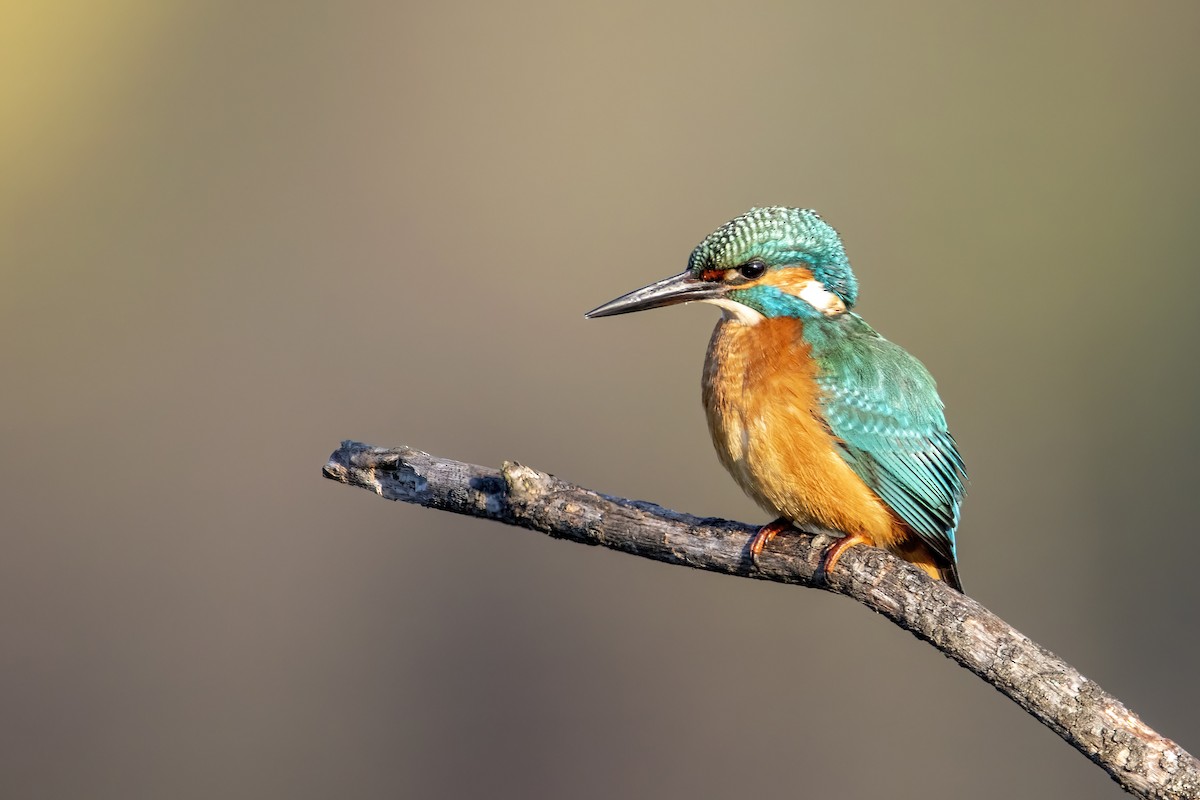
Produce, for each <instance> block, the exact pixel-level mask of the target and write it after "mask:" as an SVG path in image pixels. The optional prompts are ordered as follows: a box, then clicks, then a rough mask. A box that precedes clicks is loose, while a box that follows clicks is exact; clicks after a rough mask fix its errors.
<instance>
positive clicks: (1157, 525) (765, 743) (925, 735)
mask: <svg viewBox="0 0 1200 800" xmlns="http://www.w3.org/2000/svg"><path fill="white" fill-rule="evenodd" d="M5 5H6V7H5V8H4V10H3V12H2V13H3V15H4V19H3V20H0V37H3V41H2V42H0V53H2V54H3V55H2V56H0V57H2V58H3V63H4V67H3V74H4V75H5V78H4V83H3V85H2V88H0V92H2V94H0V114H3V118H2V119H0V175H2V176H3V179H2V182H0V204H2V205H0V225H2V227H0V269H2V270H3V287H4V290H3V293H2V295H0V331H2V334H0V335H2V336H3V343H4V346H3V354H2V363H3V372H4V381H3V386H2V388H0V392H2V393H3V395H2V401H3V409H4V412H5V413H4V414H3V420H2V424H3V442H4V448H5V453H6V455H5V457H4V458H3V460H2V462H0V464H2V468H3V474H2V476H0V477H2V481H0V487H2V488H0V502H2V503H3V508H4V512H5V513H4V533H3V536H4V547H3V553H4V555H3V558H2V559H0V634H2V640H3V646H2V649H0V703H2V706H0V794H3V795H4V796H6V797H36V798H42V797H44V798H75V797H89V798H129V797H170V798H212V797H237V798H241V797H245V798H327V797H355V798H359V797H362V798H366V797H401V796H406V797H505V798H510V797H511V798H526V797H538V798H560V797H572V798H576V797H577V798H609V797H662V798H683V797H741V796H755V797H763V798H773V797H781V798H782V797H828V798H862V797H878V796H888V797H896V798H918V797H919V798H961V797H970V798H1005V799H1007V798H1012V797H1046V798H1095V797H1112V798H1116V797H1120V796H1121V794H1120V792H1119V790H1118V789H1117V788H1116V786H1115V785H1113V784H1111V783H1110V782H1109V781H1108V779H1107V778H1106V776H1105V775H1104V774H1103V773H1102V772H1101V771H1100V770H1098V769H1096V768H1095V767H1094V766H1092V765H1091V764H1089V763H1088V762H1087V761H1086V760H1085V759H1084V758H1083V757H1082V756H1080V755H1079V754H1077V753H1075V752H1074V751H1072V750H1071V749H1070V748H1068V747H1067V746H1066V745H1065V744H1063V743H1062V742H1061V741H1059V740H1058V739H1057V738H1056V737H1055V736H1054V735H1053V734H1051V733H1049V732H1048V731H1047V730H1046V729H1044V728H1042V727H1041V726H1040V725H1038V724H1037V723H1036V722H1034V721H1033V720H1032V719H1030V718H1028V717H1027V716H1025V715H1024V714H1023V713H1022V712H1020V711H1019V710H1018V709H1017V708H1016V707H1015V706H1014V705H1012V704H1011V703H1010V702H1008V701H1007V700H1005V699H1004V698H1002V697H1001V696H1000V695H998V694H997V693H995V692H994V691H992V690H991V689H990V688H988V687H987V686H986V685H985V684H983V683H981V682H980V681H979V680H978V679H976V678H974V677H973V676H971V675H969V674H967V673H966V672H964V671H962V670H960V669H959V668H958V667H956V666H955V665H953V664H952V663H950V662H949V661H947V660H946V659H944V658H942V657H941V656H940V655H938V654H937V653H936V652H935V651H934V650H932V649H931V648H930V647H928V646H926V645H924V644H921V643H919V642H917V641H916V640H914V639H913V638H912V637H910V636H909V635H908V634H905V633H903V632H901V631H899V630H897V629H895V628H894V627H892V626H891V625H889V624H888V623H886V622H885V621H883V620H881V619H879V618H876V617H873V616H872V615H871V614H869V613H868V612H866V611H865V610H864V609H862V608H861V607H859V606H856V605H854V604H853V603H850V602H848V601H846V600H844V599H841V598H837V597H833V596H829V595H825V594H823V593H819V592H812V591H799V590H795V589H788V588H784V587H781V586H772V585H764V584H761V583H757V582H753V581H739V580H732V579H726V578H720V577H715V576H712V575H706V574H701V573H698V572H690V571H687V570H682V569H677V568H671V567H666V566H663V565H659V564H653V563H649V562H643V561H639V560H636V559H632V558H628V557H625V556H620V555H617V554H614V553H609V552H601V551H599V550H595V549H591V548H583V547H578V546H574V545H569V544H566V543H561V542H553V541H550V540H548V539H545V538H542V537H539V536H535V535H533V534H529V533H525V532H519V531H514V530H510V529H505V528H501V527H498V526H495V525H489V524H486V523H483V522H478V521H472V520H464V519H458V518H453V517H450V516H448V515H443V514H438V513H435V512H431V511H426V510H422V509H417V508H411V507H406V506H400V505H393V504H389V503H384V502H382V501H380V500H378V499H376V498H373V497H371V496H370V495H368V494H366V493H364V492H361V491H352V490H350V489H346V488H343V487H339V486H336V485H334V484H332V483H328V482H326V481H323V480H322V479H321V478H320V467H321V465H322V464H323V463H324V460H325V458H326V456H327V454H328V453H329V452H330V451H331V450H332V449H334V447H335V446H336V445H337V443H338V441H339V439H342V438H357V439H361V440H366V441H370V442H374V443H378V444H399V443H408V444H411V445H414V446H417V447H420V448H422V449H426V450H429V451H432V452H435V453H438V454H441V455H446V456H451V457H456V458H460V459H464V460H468V461H474V462H477V463H481V464H489V465H497V464H499V463H500V462H501V461H502V460H504V459H506V458H507V459H516V460H520V461H522V462H524V463H528V464H531V465H534V466H536V467H538V468H541V469H545V470H548V471H551V472H554V473H555V474H558V475H560V476H562V477H564V478H567V479H570V480H573V481H577V482H579V483H582V484H584V485H587V486H589V487H592V488H595V489H598V490H601V491H605V492H610V493H614V494H621V495H627V496H633V497H639V498H645V499H652V500H654V501H657V502H660V503H663V504H665V505H668V506H671V507H673V508H678V509H683V510H687V511H691V512H694V513H697V514H706V515H709V514H711V515H722V516H731V517H734V518H740V519H744V520H747V521H762V520H764V516H763V514H762V513H761V512H759V511H758V510H757V509H755V508H754V507H753V506H752V504H751V503H750V502H749V501H748V500H747V499H745V498H744V497H743V496H742V495H741V493H740V492H739V491H738V490H737V488H736V487H735V486H734V484H733V482H732V481H731V480H730V479H729V478H728V477H727V476H726V475H725V474H724V473H723V471H722V470H721V468H720V466H719V465H718V464H717V460H716V458H715V456H714V455H713V453H712V451H711V447H710V444H709V442H708V436H707V433H706V432H705V430H704V422H703V413H702V410H701V407H700V403H699V372H700V365H701V362H702V359H703V353H704V347H705V343H706V341H707V336H708V332H709V330H710V329H711V327H712V325H713V322H714V319H715V317H716V314H715V312H714V311H713V310H712V309H707V308H696V307H689V308H686V309H670V310H666V311H659V312H653V313H647V314H644V315H638V316H634V317H625V318H621V319H613V320H601V321H594V322H585V321H584V320H583V318H582V313H583V312H584V311H586V310H587V309H589V308H591V307H593V306H595V305H597V304H599V303H601V302H603V301H606V300H608V299H610V298H612V297H614V296H616V295H617V294H620V293H622V292H624V291H626V290H629V289H632V288H634V287H636V286H639V285H641V284H643V283H646V282H648V281H650V280H653V279H656V278H659V277H663V276H665V275H668V274H671V273H674V272H676V271H678V270H679V269H681V268H682V266H683V264H684V262H685V259H686V257H687V254H688V252H689V251H690V249H691V248H692V246H693V245H694V244H695V243H696V242H697V241H699V239H700V238H701V237H703V236H704V235H705V234H706V233H708V232H709V231H710V230H711V229H712V228H714V227H716V226H717V225H718V224H720V223H721V222H724V221H725V220H726V219H728V218H730V217H732V216H734V215H736V214H738V213H740V212H741V211H743V210H745V209H746V208H747V207H749V206H751V205H755V204H758V205H768V204H788V205H802V206H812V207H816V208H818V209H820V210H821V211H822V212H823V214H824V215H825V217H826V218H827V219H829V220H830V221H831V222H833V224H835V225H836V226H837V227H838V228H839V229H840V230H841V232H842V234H843V236H844V238H845V240H846V242H847V247H848V250H849V253H850V256H851V259H852V261H853V263H854V264H855V266H856V268H857V271H858V275H859V278H860V281H861V285H862V302H861V304H860V307H859V310H860V311H862V313H863V314H864V316H866V317H867V319H869V320H870V321H871V322H872V323H873V324H874V325H875V326H876V327H877V328H879V329H880V330H881V331H883V332H884V333H885V334H886V335H888V336H889V337H890V338H893V339H894V340H896V341H899V342H900V343H902V344H903V345H905V346H906V347H908V348H909V349H911V350H912V351H913V352H915V353H916V354H918V355H919V356H920V357H921V358H922V360H924V361H925V363H926V364H927V365H928V366H929V367H930V369H931V370H932V371H933V372H934V374H935V375H937V377H938V380H939V384H940V387H941V391H942V395H943V397H944V398H945V400H946V402H947V405H948V409H949V416H950V419H951V422H952V425H953V430H954V432H955V433H956V435H957V437H958V439H959V441H960V443H961V446H962V449H963V452H964V454H965V456H966V459H967V462H968V465H969V467H970V470H971V478H972V484H971V488H970V492H971V494H970V497H969V498H968V501H967V505H966V507H965V517H964V522H963V526H962V530H961V533H960V542H961V544H960V548H961V557H962V574H963V578H964V581H965V583H966V586H967V588H968V590H969V591H970V592H971V593H972V594H973V595H975V596H976V597H978V598H979V599H980V600H981V601H983V602H984V603H985V604H986V605H988V606H989V607H991V608H992V609H994V610H995V611H997V612H998V613H1000V614H1001V615H1002V616H1004V617H1005V618H1006V619H1008V620H1009V621H1010V622H1012V623H1013V624H1014V625H1016V626H1017V627H1018V628H1020V629H1021V630H1022V631H1024V632H1025V633H1027V634H1029V635H1030V636H1032V637H1034V638H1035V639H1037V640H1038V641H1040V642H1042V643H1044V644H1046V645H1047V646H1049V647H1050V648H1051V649H1053V650H1055V651H1056V652H1058V653H1060V654H1061V655H1063V656H1064V657H1066V658H1067V659H1068V660H1069V661H1071V662H1073V663H1074V664H1076V665H1077V666H1078V667H1079V668H1080V669H1081V670H1083V672H1084V673H1085V674H1087V675H1088V676H1089V677H1092V678H1094V679H1096V680H1098V681H1099V682H1100V683H1101V684H1102V685H1103V686H1105V687H1106V688H1107V689H1109V690H1111V691H1112V692H1114V693H1115V694H1117V695H1118V696H1120V697H1121V698H1122V699H1124V700H1125V701H1126V702H1127V703H1128V704H1129V705H1130V706H1131V707H1132V708H1133V709H1135V710H1136V711H1138V712H1139V713H1141V714H1142V715H1143V716H1144V718H1145V719H1146V720H1147V721H1148V722H1149V723H1150V724H1152V725H1154V726H1157V727H1158V728H1159V729H1160V730H1161V731H1162V732H1164V733H1165V734H1167V735H1169V736H1172V737H1175V738H1177V739H1178V740H1179V741H1180V742H1181V743H1182V744H1184V745H1185V746H1190V747H1191V748H1192V749H1193V750H1194V751H1195V750H1198V749H1200V716H1198V715H1197V713H1196V711H1197V708H1198V707H1200V688H1198V686H1200V684H1198V683H1197V681H1196V675H1197V672H1198V671H1200V664H1198V661H1200V644H1198V642H1197V634H1196V627H1195V612H1196V608H1197V604H1198V603H1200V586H1198V582H1197V581H1196V579H1195V563H1196V559H1197V557H1200V544H1198V542H1197V538H1196V536H1195V533H1196V525H1195V523H1194V522H1193V520H1194V519H1195V518H1196V513H1197V504H1198V502H1200V501H1198V498H1200V492H1198V491H1197V488H1196V453H1197V448H1198V446H1200V424H1198V423H1197V417H1196V414H1197V408H1198V407H1200V386H1198V382H1197V378H1196V372H1197V370H1196V358H1197V343H1198V341H1200V337H1198V334H1200V330H1198V328H1200V322H1198V317H1197V314H1196V313H1195V308H1194V306H1195V300H1196V296H1197V290H1198V289H1200V279H1198V278H1197V271H1196V253H1197V249H1198V245H1200V228H1198V227H1197V225H1196V223H1195V216H1196V212H1197V209H1198V207H1200V190H1198V189H1197V187H1198V186H1200V149H1198V148H1197V142H1198V141H1200V112H1198V110H1197V109H1198V106H1197V103H1196V98H1197V86H1198V79H1200V49H1198V48H1197V47H1196V46H1195V42H1196V31H1197V25H1198V23H1200V10H1198V7H1197V6H1196V5H1195V4H1194V3H1151V4H1146V3H1132V2H1128V3H1124V2H1109V3H1079V4H1069V3H1058V4H1052V5H1051V6H1049V7H1048V6H1046V4H1043V3H1039V2H1022V3H1009V4H993V5H989V6H985V5H983V4H976V5H972V6H966V5H963V4H958V3H951V2H947V3H907V4H900V3H832V2H829V3H814V4H805V3H795V2H792V3H769V2H760V3H728V2H726V3H681V2H674V3H659V4H653V3H652V4H646V3H620V2H617V3H614V2H595V3H591V2H588V3H576V4H561V3H544V4H537V3H519V4H515V5H503V4H492V3H476V4H462V5H455V4H435V3H408V4H404V3H399V4H397V3H379V4H375V5H372V4H350V3H347V4H315V3H287V4H278V5H276V6H275V7H273V8H272V7H269V6H267V5H265V4H247V3H233V2H226V3H208V4H200V3H194V4H189V3H170V2H137V1H136V0H126V2H112V3H106V4H99V3H77V4H74V5H72V4H55V3H27V4H24V5H21V4H18V5H16V6H13V5H12V4H5Z"/></svg>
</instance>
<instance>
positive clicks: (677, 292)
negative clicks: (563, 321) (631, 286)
mask: <svg viewBox="0 0 1200 800" xmlns="http://www.w3.org/2000/svg"><path fill="white" fill-rule="evenodd" d="M720 289H721V285H720V284H718V283H710V282H709V281H702V280H700V278H698V277H696V276H695V275H694V274H693V273H692V272H690V271H688V272H681V273H679V274H678V275H672V276H671V277H669V278H663V279H662V280H661V281H659V282H657V283H652V284H650V285H649V286H643V287H642V288H641V289H635V290H634V291H632V292H630V293H629V294H623V295H621V296H620V297H618V298H617V299H616V300H611V301H609V302H607V303H605V304H604V305H602V306H600V307H599V308H593V309H592V310H591V311H589V312H588V313H586V314H584V316H585V317H587V318H588V319H592V318H593V317H611V316H613V315H615V314H629V313H631V312H634V311H645V310H646V309H648V308H662V307H663V306H673V305H675V304H677V303H690V302H692V301H693V300H709V299H712V298H714V297H719V296H720Z"/></svg>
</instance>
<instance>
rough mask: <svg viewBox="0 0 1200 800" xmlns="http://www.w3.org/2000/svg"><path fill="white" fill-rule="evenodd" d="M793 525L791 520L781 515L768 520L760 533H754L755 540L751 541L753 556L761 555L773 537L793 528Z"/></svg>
mask: <svg viewBox="0 0 1200 800" xmlns="http://www.w3.org/2000/svg"><path fill="white" fill-rule="evenodd" d="M791 527H792V523H791V521H789V520H787V519H784V518H783V517H780V518H779V519H777V520H775V521H774V522H768V523H767V524H766V525H763V526H762V528H760V529H759V531H758V533H757V534H755V535H754V540H753V541H751V542H750V556H751V558H754V559H757V558H758V557H759V556H761V555H762V551H763V548H764V547H766V546H767V545H768V544H770V543H771V540H772V539H774V538H775V537H776V536H778V535H779V534H781V533H783V532H784V531H786V530H789V529H791Z"/></svg>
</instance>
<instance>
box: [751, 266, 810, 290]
mask: <svg viewBox="0 0 1200 800" xmlns="http://www.w3.org/2000/svg"><path fill="white" fill-rule="evenodd" d="M815 280H816V278H815V277H813V274H812V270H809V269H804V268H803V267H792V268H790V269H773V270H769V271H768V272H767V274H766V275H763V276H762V278H760V279H759V280H758V283H760V284H762V285H764V286H775V287H777V288H779V289H781V290H782V291H785V292H787V293H788V294H792V295H799V294H800V292H801V290H802V289H804V286H805V285H806V284H809V283H812V282H813V281H815Z"/></svg>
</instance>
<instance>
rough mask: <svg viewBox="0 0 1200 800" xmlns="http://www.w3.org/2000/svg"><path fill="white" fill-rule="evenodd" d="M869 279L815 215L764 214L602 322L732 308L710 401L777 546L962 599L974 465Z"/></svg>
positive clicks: (760, 539)
mask: <svg viewBox="0 0 1200 800" xmlns="http://www.w3.org/2000/svg"><path fill="white" fill-rule="evenodd" d="M857 300H858V281H857V279H856V278H855V275H854V272H853V270H852V269H851V267H850V261H849V259H848V258H847V256H846V251H845V248H844V246H843V244H842V240H841V237H840V236H839V235H838V233H837V231H836V230H835V229H834V228H833V227H832V226H831V225H830V224H829V223H827V222H826V221H825V220H824V219H822V218H821V216H820V215H819V214H817V212H816V211H813V210H812V209H802V208H788V207H783V206H773V207H767V208H752V209H750V210H749V211H747V212H746V213H744V214H742V215H741V216H738V217H735V218H734V219H732V220H730V221H729V222H727V223H725V224H724V225H722V226H720V227H719V228H717V229H716V230H715V231H713V232H712V233H711V234H709V235H708V236H707V237H705V239H704V240H703V241H701V242H700V244H699V245H697V246H696V248H695V249H694V250H693V251H692V254H691V257H690V258H689V259H688V266H687V269H686V270H684V271H683V272H681V273H679V274H678V275H674V276H672V277H669V278H665V279H663V280H660V281H658V282H656V283H652V284H650V285H648V286H644V287H642V288H640V289H636V290H634V291H632V292H629V293H627V294H624V295H622V296H620V297H618V298H616V299H615V300H612V301H610V302H608V303H605V304H604V305H602V306H599V307H598V308H595V309H593V310H592V311H589V312H588V313H587V314H586V315H585V316H586V317H588V318H595V317H607V316H613V315H616V314H627V313H631V312H634V311H643V310H647V309H652V308H661V307H665V306H671V305H676V304H680V303H691V302H702V303H709V304H712V305H715V306H717V307H718V308H720V309H721V312H722V315H721V319H720V320H719V321H718V322H717V325H716V328H715V329H714V330H713V334H712V338H711V340H710V341H709V345H708V353H707V356H706V358H705V363H704V374H703V380H702V392H701V395H702V399H703V402H704V407H705V411H706V416H707V420H708V428H709V432H710V434H711V436H712V440H713V445H714V446H715V448H716V451H717V456H718V458H719V460H720V462H721V464H722V465H723V466H724V467H725V469H726V470H728V471H729V473H730V474H731V475H732V476H733V478H734V480H735V481H736V482H737V483H738V485H739V486H741V488H742V489H743V490H744V491H745V492H746V494H748V495H749V496H750V497H751V498H752V499H753V500H755V501H756V502H757V503H758V505H760V506H761V507H762V508H763V509H764V510H766V511H767V512H768V513H770V514H772V515H776V519H775V520H774V521H773V522H771V523H768V524H767V525H765V526H763V527H762V528H761V529H760V530H759V531H758V533H757V534H756V535H755V537H754V539H753V540H752V541H751V544H750V555H751V557H752V558H753V559H754V560H755V562H756V563H757V560H758V558H759V557H760V556H761V554H762V552H763V549H764V548H765V547H766V546H767V545H768V544H769V543H770V542H771V541H772V540H773V539H774V538H775V536H776V535H778V534H780V533H784V532H788V531H794V530H796V529H801V530H812V529H817V530H821V531H827V532H830V533H833V534H835V535H837V536H839V537H840V538H837V539H836V540H835V541H834V543H833V544H831V545H830V546H829V547H828V548H827V549H826V551H825V552H824V554H823V556H822V560H821V567H820V568H819V571H818V574H819V575H823V576H825V578H826V579H828V576H830V575H832V574H833V571H834V569H835V568H836V566H837V563H838V559H839V557H840V556H841V554H842V553H844V552H845V551H846V549H847V548H849V547H854V546H858V545H868V546H873V547H879V548H883V549H884V550H887V551H889V552H891V553H892V554H894V555H896V556H898V557H900V558H902V559H904V560H906V561H909V562H911V563H912V564H915V565H916V566H917V567H919V568H920V569H921V570H922V571H924V572H925V573H926V574H928V575H929V576H930V577H932V578H934V579H936V580H941V581H944V582H945V583H946V584H947V585H949V586H951V587H953V588H954V589H956V590H958V591H959V592H961V591H963V588H962V581H961V580H960V579H959V573H958V557H957V550H956V546H955V531H956V530H957V528H958V524H959V516H960V507H961V504H962V500H963V496H964V494H965V483H966V478H967V475H966V467H965V465H964V463H963V459H962V457H961V455H960V454H959V451H958V446H957V444H956V443H955V440H954V437H953V436H951V434H950V431H949V429H948V427H947V424H946V417H945V413H944V407H943V403H942V400H941V398H940V397H939V395H938V392H937V386H936V384H935V382H934V379H933V377H932V375H930V373H929V370H927V369H926V368H925V366H924V365H923V364H922V363H921V362H920V361H918V360H917V359H916V358H915V357H914V356H912V355H910V354H909V353H908V352H907V351H906V350H904V348H902V347H900V346H899V345H897V344H894V343H892V342H890V341H888V340H887V339H885V338H883V337H882V336H881V335H880V334H878V333H876V332H875V330H874V329H873V328H872V327H871V326H870V325H868V324H867V322H866V321H865V320H864V319H863V318H862V317H861V316H859V315H858V314H856V313H854V311H853V308H854V304H855V303H856V302H857Z"/></svg>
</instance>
